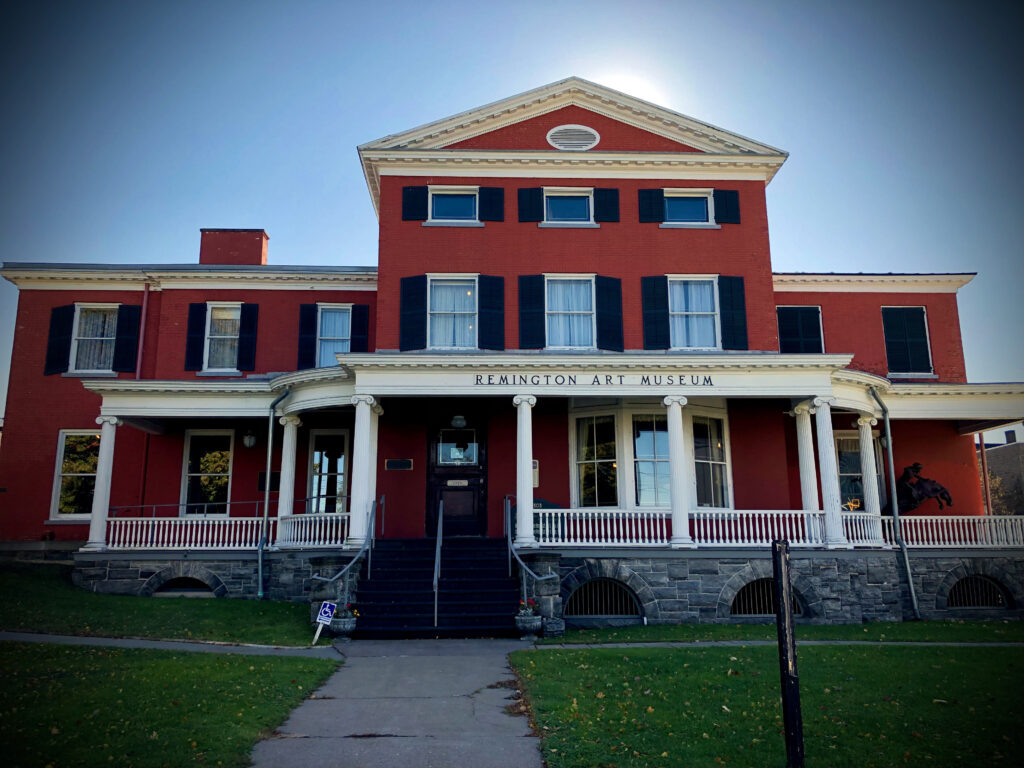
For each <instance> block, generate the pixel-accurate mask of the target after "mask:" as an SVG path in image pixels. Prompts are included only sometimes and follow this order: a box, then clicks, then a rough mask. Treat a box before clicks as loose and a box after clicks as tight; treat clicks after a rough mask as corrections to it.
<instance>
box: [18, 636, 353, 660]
mask: <svg viewBox="0 0 1024 768" xmlns="http://www.w3.org/2000/svg"><path fill="white" fill-rule="evenodd" d="M0 642H11V643H50V644H53V645H88V646H93V647H103V648H147V649H149V650H154V651H187V652H188V653H227V654H235V655H240V656H299V657H302V658H307V659H339V658H341V654H340V653H339V652H338V651H336V650H335V649H334V648H333V647H332V646H329V645H318V646H317V647H316V648H302V647H295V646H287V645H246V644H235V643H215V642H210V641H206V640H146V639H144V638H139V637H88V636H85V635H50V634H44V633H42V632H0Z"/></svg>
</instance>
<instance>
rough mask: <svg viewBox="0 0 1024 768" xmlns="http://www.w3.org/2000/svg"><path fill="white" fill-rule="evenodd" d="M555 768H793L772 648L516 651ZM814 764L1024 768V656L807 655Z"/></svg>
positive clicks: (852, 650)
mask: <svg viewBox="0 0 1024 768" xmlns="http://www.w3.org/2000/svg"><path fill="white" fill-rule="evenodd" d="M512 663H513V666H514V667H515V669H516V671H517V672H518V674H519V675H520V678H521V679H522V681H523V683H524V687H525V693H526V697H527V700H528V702H529V704H530V707H531V710H532V713H533V716H534V720H535V723H536V726H537V728H538V730H539V731H540V733H541V737H542V748H543V751H544V757H545V759H546V760H547V765H548V767H549V768H569V766H580V767H583V766H586V767H587V768H612V767H613V766H615V767H617V768H626V767H627V766H628V767H630V768H633V767H635V768H639V767H640V766H678V765H693V766H716V765H734V766H757V767H758V768H760V767H761V766H780V768H781V766H784V765H785V762H786V760H785V744H784V741H783V738H782V735H781V726H782V720H781V717H782V715H781V705H780V700H779V666H778V656H777V652H776V650H775V649H774V648H770V647H747V648H671V649H669V648H629V649H589V650H588V649H583V650H576V651H574V650H538V651H518V652H516V653H514V654H513V655H512ZM798 663H799V671H800V685H801V696H802V704H803V722H804V735H805V744H806V752H807V764H808V765H809V766H818V767H819V768H820V767H821V766H839V767H846V766H858V768H862V767H863V768H871V767H872V766H873V767H875V768H881V767H882V766H918V765H933V766H960V765H1007V766H1009V765H1020V764H1021V762H1022V760H1024V729H1022V728H1021V727H1020V723H1021V721H1022V718H1024V703H1022V696H1021V693H1020V689H1021V685H1022V684H1024V649H1018V648H969V647H968V648H906V647H896V646H884V645H879V646H874V647H864V646H845V647H833V646H814V647H811V646H805V647H804V648H802V649H801V650H800V652H799V656H798Z"/></svg>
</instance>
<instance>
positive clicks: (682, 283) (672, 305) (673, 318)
mask: <svg viewBox="0 0 1024 768" xmlns="http://www.w3.org/2000/svg"><path fill="white" fill-rule="evenodd" d="M668 316H669V338H670V342H669V343H670V345H671V347H672V349H721V347H722V334H721V330H720V322H719V314H718V280H717V279H716V278H715V277H713V276H704V275H693V276H690V275H669V276H668Z"/></svg>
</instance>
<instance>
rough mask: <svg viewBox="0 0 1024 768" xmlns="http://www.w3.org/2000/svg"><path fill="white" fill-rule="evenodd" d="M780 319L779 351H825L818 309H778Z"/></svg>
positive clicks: (776, 310) (776, 311) (777, 313)
mask: <svg viewBox="0 0 1024 768" xmlns="http://www.w3.org/2000/svg"><path fill="white" fill-rule="evenodd" d="M775 313H776V315H777V316H778V319H779V351H780V352H782V353H784V354H787V353H797V354H799V353H818V354H820V353H821V352H822V350H823V349H824V347H823V344H822V339H821V323H820V322H819V309H818V307H776V308H775Z"/></svg>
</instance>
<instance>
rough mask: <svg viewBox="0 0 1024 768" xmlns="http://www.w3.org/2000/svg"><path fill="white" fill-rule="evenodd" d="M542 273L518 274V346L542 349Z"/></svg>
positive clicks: (544, 336)
mask: <svg viewBox="0 0 1024 768" xmlns="http://www.w3.org/2000/svg"><path fill="white" fill-rule="evenodd" d="M545 339H546V334H545V332H544V275H520V276H519V348H520V349H544V344H545Z"/></svg>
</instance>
